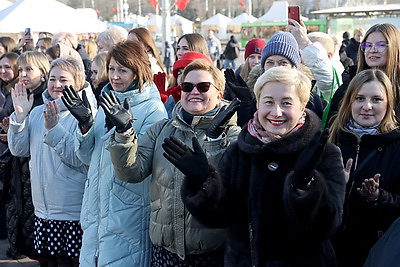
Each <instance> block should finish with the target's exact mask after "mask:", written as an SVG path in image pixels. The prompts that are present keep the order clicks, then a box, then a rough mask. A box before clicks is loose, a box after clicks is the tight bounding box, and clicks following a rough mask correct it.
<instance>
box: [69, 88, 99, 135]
mask: <svg viewBox="0 0 400 267" xmlns="http://www.w3.org/2000/svg"><path fill="white" fill-rule="evenodd" d="M61 100H62V101H63V102H64V105H65V106H66V107H67V109H68V110H69V111H70V112H71V114H72V116H74V117H75V118H76V119H77V120H78V125H79V127H80V128H81V130H84V131H87V130H88V129H89V128H90V127H91V126H92V125H93V114H92V110H91V109H90V104H89V101H88V99H87V97H86V92H85V91H83V92H82V99H81V98H80V97H79V95H78V93H77V92H76V91H75V89H74V87H73V86H72V85H70V86H69V87H68V86H67V85H66V86H65V88H64V90H63V96H62V97H61Z"/></svg>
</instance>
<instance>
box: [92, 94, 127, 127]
mask: <svg viewBox="0 0 400 267" xmlns="http://www.w3.org/2000/svg"><path fill="white" fill-rule="evenodd" d="M99 103H100V106H101V107H102V108H103V110H104V113H105V115H106V117H107V118H108V119H109V121H110V122H111V123H112V124H113V125H115V130H116V131H117V132H118V133H124V132H126V131H127V130H129V129H130V128H132V123H133V122H134V120H133V116H132V113H131V106H130V104H129V101H128V99H127V98H125V100H124V106H121V104H120V103H119V101H118V99H117V98H116V97H115V95H114V94H113V93H112V92H110V94H109V95H108V94H107V93H105V92H103V93H102V94H101V95H100V98H99Z"/></svg>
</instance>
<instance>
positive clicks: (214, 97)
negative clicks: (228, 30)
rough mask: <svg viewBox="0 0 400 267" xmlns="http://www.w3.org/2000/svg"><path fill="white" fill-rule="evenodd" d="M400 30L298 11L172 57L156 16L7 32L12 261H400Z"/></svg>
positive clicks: (0, 200) (3, 121) (4, 141)
mask: <svg viewBox="0 0 400 267" xmlns="http://www.w3.org/2000/svg"><path fill="white" fill-rule="evenodd" d="M399 40H400V31H399V29H397V28H396V27H395V26H393V25H391V24H387V23H386V24H376V25H373V26H372V27H370V28H369V29H367V30H366V31H365V30H364V29H362V28H357V29H354V31H353V37H350V33H349V32H345V33H344V34H343V40H342V41H339V40H336V38H334V37H332V36H330V35H329V34H326V33H323V32H309V33H308V32H307V30H306V27H305V25H304V23H303V22H301V21H300V22H297V21H295V20H292V19H289V24H288V25H287V27H286V30H285V31H278V32H276V33H274V35H273V36H272V37H271V38H270V39H269V40H263V39H259V38H254V39H252V40H250V41H248V42H247V44H246V45H245V47H244V48H241V47H240V42H239V41H238V40H237V39H236V38H235V36H233V35H232V36H231V37H230V39H229V41H228V42H227V44H226V45H225V46H224V47H222V46H221V41H220V40H218V38H217V37H216V36H215V33H214V32H213V31H208V33H207V35H206V36H202V35H200V34H197V33H192V34H184V35H182V36H179V37H177V38H176V41H175V42H174V43H169V42H166V43H165V49H164V51H162V53H160V52H161V51H159V50H158V48H157V46H156V45H155V42H154V40H153V37H152V35H151V32H150V31H149V30H148V29H146V28H142V27H138V28H133V29H130V30H129V31H126V30H121V29H119V28H117V27H111V28H109V29H107V30H105V31H104V32H101V33H99V34H98V35H97V37H96V38H95V39H85V40H80V41H78V37H77V35H76V34H74V33H68V32H57V33H47V32H41V33H39V34H38V39H37V40H34V38H32V36H31V35H23V36H22V37H21V39H19V40H13V39H12V38H10V37H7V36H1V37H0V129H1V133H0V182H1V183H0V184H1V188H0V238H2V239H5V238H7V239H8V241H9V249H8V250H7V256H8V257H9V258H12V259H19V258H22V257H29V258H30V259H33V260H36V261H37V262H38V265H40V266H49V267H50V266H51V267H53V266H88V267H92V266H154V267H158V266H159V267H161V266H163V267H168V266H170V267H173V266H178V267H180V266H182V267H186V266H339V267H342V266H343V267H346V266H349V267H350V266H351V267H357V266H364V264H365V266H393V265H390V262H398V260H399V258H396V255H397V254H398V253H396V251H398V250H400V242H395V241H394V240H395V239H393V238H392V239H391V237H392V236H394V235H396V234H398V230H397V228H396V227H394V225H397V223H398V218H399V215H400V209H399V206H400V173H399V171H397V170H398V169H397V168H396V167H397V159H398V158H399V157H400V128H399V121H400V119H399V115H398V114H399V112H400V104H399V103H400V76H399V75H400V67H399V64H398V62H400V42H399ZM222 48H224V49H222ZM243 50H244V54H243V53H241V52H243ZM241 55H244V58H243V60H244V63H243V64H240V66H239V64H237V60H238V58H239V57H241ZM391 226H392V227H391ZM389 248H392V249H389ZM393 248H394V249H393Z"/></svg>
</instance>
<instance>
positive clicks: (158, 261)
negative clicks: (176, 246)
mask: <svg viewBox="0 0 400 267" xmlns="http://www.w3.org/2000/svg"><path fill="white" fill-rule="evenodd" d="M223 266H224V251H223V250H217V251H212V252H208V253H204V254H198V255H188V256H186V257H185V259H184V260H182V259H181V258H179V256H178V255H177V254H175V253H172V252H169V251H168V250H166V249H165V248H163V247H160V246H155V245H153V252H152V259H151V267H223Z"/></svg>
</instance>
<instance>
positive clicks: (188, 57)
mask: <svg viewBox="0 0 400 267" xmlns="http://www.w3.org/2000/svg"><path fill="white" fill-rule="evenodd" d="M195 59H205V60H207V61H208V62H209V63H211V64H212V62H211V60H210V58H209V57H208V56H206V55H204V54H201V53H198V52H194V51H189V52H186V53H185V54H183V55H182V57H181V58H180V59H179V60H177V61H175V63H174V66H173V68H172V74H173V75H174V77H175V79H177V78H178V70H179V69H183V68H184V67H186V66H187V65H189V64H190V63H191V62H192V61H193V60H195Z"/></svg>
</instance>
